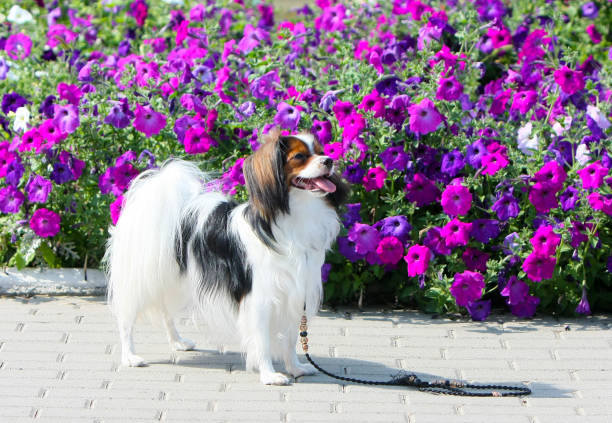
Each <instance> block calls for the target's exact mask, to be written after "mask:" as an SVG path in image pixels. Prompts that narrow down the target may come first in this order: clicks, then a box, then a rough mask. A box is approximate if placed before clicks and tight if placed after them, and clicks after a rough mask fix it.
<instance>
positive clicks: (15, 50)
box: [4, 33, 32, 60]
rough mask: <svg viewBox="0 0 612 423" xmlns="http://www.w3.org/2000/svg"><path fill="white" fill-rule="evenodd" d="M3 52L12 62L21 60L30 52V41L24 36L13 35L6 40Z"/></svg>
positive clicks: (20, 34)
mask: <svg viewBox="0 0 612 423" xmlns="http://www.w3.org/2000/svg"><path fill="white" fill-rule="evenodd" d="M4 51H6V54H7V55H8V56H9V57H10V58H11V59H13V60H23V59H25V58H26V57H28V56H29V55H30V52H31V51H32V40H31V39H30V37H28V36H27V35H25V34H22V33H19V34H13V35H11V36H10V37H8V38H7V39H6V43H5V44H4Z"/></svg>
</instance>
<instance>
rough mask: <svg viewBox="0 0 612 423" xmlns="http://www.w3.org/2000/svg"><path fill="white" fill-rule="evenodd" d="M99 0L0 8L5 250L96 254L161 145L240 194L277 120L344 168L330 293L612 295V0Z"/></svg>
mask: <svg viewBox="0 0 612 423" xmlns="http://www.w3.org/2000/svg"><path fill="white" fill-rule="evenodd" d="M89 3H90V2H85V1H76V0H75V1H70V2H64V3H63V5H62V6H61V7H58V6H57V2H45V1H42V0H38V1H23V2H21V3H19V5H5V6H3V8H4V9H0V13H4V15H3V16H4V23H3V25H2V27H1V28H0V51H1V52H0V89H1V92H2V94H3V96H2V106H1V112H2V113H1V114H0V124H1V126H2V128H3V130H2V131H1V132H0V133H1V134H2V136H3V137H4V139H5V141H4V142H3V143H1V144H0V177H1V178H2V182H1V184H2V186H1V188H0V211H1V212H2V215H1V217H0V219H1V223H2V225H1V234H0V246H1V249H0V255H1V259H2V262H3V263H4V264H10V265H16V266H18V267H24V266H28V265H38V264H45V265H47V266H50V267H59V266H83V265H85V264H88V265H89V266H90V267H91V266H97V265H99V263H100V259H101V257H102V255H103V251H104V245H105V240H106V238H107V235H108V232H107V228H108V226H109V225H110V224H112V223H111V222H115V221H116V219H117V218H118V217H119V216H120V211H121V204H122V194H123V193H124V191H125V190H126V188H127V187H128V185H129V182H130V181H131V180H132V179H133V178H134V177H135V176H136V175H138V173H140V172H141V171H143V170H144V169H148V168H150V167H153V166H156V165H158V164H159V163H161V162H162V161H163V160H165V159H166V158H168V157H170V156H179V157H188V158H190V159H193V160H197V161H200V162H202V164H203V167H205V168H206V169H210V170H218V171H220V173H219V179H218V180H217V186H218V187H219V189H222V190H223V191H224V192H226V193H228V194H230V195H235V196H236V197H237V198H238V199H240V200H244V199H245V189H244V187H243V185H244V178H243V175H242V163H243V161H244V157H246V156H248V155H249V154H250V153H251V152H252V151H253V150H255V149H257V148H258V147H259V141H258V140H259V139H260V136H261V134H262V132H263V133H265V132H267V131H269V130H270V129H271V127H272V126H274V125H277V126H280V127H281V128H282V129H283V130H284V131H286V133H291V132H297V131H301V130H310V131H312V133H314V134H315V135H316V136H317V138H318V139H319V140H320V142H321V143H322V144H323V145H324V150H325V152H326V154H327V155H329V156H330V157H332V158H334V159H336V160H337V162H338V166H339V168H340V171H341V172H343V175H344V177H345V178H346V179H347V180H348V181H349V182H350V183H351V184H352V194H351V199H350V203H349V204H348V205H347V206H346V208H344V209H343V210H342V211H341V216H342V221H343V223H344V229H343V232H342V234H341V236H340V238H339V239H338V243H337V247H336V248H335V249H334V250H333V251H332V252H330V254H329V255H328V260H327V263H326V265H325V266H324V267H323V269H322V273H323V279H324V280H325V281H326V282H325V294H326V299H327V300H328V301H330V302H332V303H340V302H349V303H355V302H357V301H359V302H361V301H363V300H364V299H365V300H366V301H370V302H386V303H394V304H400V305H401V304H417V305H419V306H420V307H422V309H424V310H427V311H432V312H454V311H467V312H468V313H469V314H470V315H471V316H472V318H473V319H475V320H482V319H485V318H486V317H487V315H488V314H489V310H490V308H491V305H492V304H493V305H498V306H503V307H507V308H508V309H509V310H510V311H511V312H512V313H513V314H515V315H517V316H522V317H529V316H532V315H533V314H534V313H535V311H536V310H537V309H539V310H542V311H546V312H555V313H573V312H577V313H582V314H588V313H590V309H597V310H607V311H610V310H612V275H611V272H612V255H611V247H612V225H611V218H610V216H611V215H612V177H610V168H611V167H612V159H611V154H612V146H611V143H610V134H611V130H610V126H611V124H610V119H609V117H610V115H611V104H610V103H611V98H612V91H611V89H610V81H611V79H612V77H611V73H610V72H611V66H610V61H611V60H612V50H611V48H610V45H611V43H612V31H610V26H609V22H611V21H612V2H610V1H598V2H584V3H580V4H579V3H578V2H569V1H565V2H564V1H542V0H536V1H533V0H530V1H523V0H519V1H513V2H502V1H500V0H487V1H485V0H473V1H468V0H463V1H445V2H437V1H431V2H423V3H421V2H420V1H413V0H394V1H393V2H391V1H389V2H380V4H375V3H374V2H371V3H368V4H363V5H360V4H357V3H353V2H338V3H336V2H333V1H330V0H317V1H316V6H313V7H308V6H304V7H302V8H300V9H298V10H297V12H296V13H295V14H292V15H291V17H290V18H289V20H278V19H277V20H276V21H275V18H274V13H273V9H272V7H271V6H269V5H266V4H256V5H250V4H247V5H244V4H243V2H242V1H239V0H236V1H233V2H232V1H218V2H214V1H209V2H207V3H203V4H197V3H196V2H188V1H186V2H183V1H180V0H178V1H177V0H175V1H165V2H155V3H153V2H149V4H148V3H147V2H146V1H144V0H136V1H132V2H119V1H103V2H99V4H98V3H96V4H94V5H90V4H89ZM183 3H185V4H183ZM0 19H2V18H0ZM152 230H154V228H152Z"/></svg>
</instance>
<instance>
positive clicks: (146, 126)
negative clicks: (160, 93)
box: [133, 104, 166, 138]
mask: <svg viewBox="0 0 612 423" xmlns="http://www.w3.org/2000/svg"><path fill="white" fill-rule="evenodd" d="M134 115H135V119H134V123H133V125H134V128H136V130H137V131H139V132H142V133H143V134H145V136H146V137H147V138H149V137H151V136H152V135H157V134H159V133H160V132H161V130H162V129H164V128H165V127H166V116H164V115H163V114H161V113H159V112H156V111H155V110H153V109H152V108H151V107H150V106H141V105H140V104H136V112H135V113H134Z"/></svg>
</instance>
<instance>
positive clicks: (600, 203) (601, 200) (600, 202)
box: [588, 192, 612, 216]
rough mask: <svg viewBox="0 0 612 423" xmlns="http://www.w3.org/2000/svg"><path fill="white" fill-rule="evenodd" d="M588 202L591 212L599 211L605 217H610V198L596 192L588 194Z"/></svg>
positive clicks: (611, 202)
mask: <svg viewBox="0 0 612 423" xmlns="http://www.w3.org/2000/svg"><path fill="white" fill-rule="evenodd" d="M588 200H589V204H590V205H591V207H592V208H593V210H601V211H603V212H604V213H606V214H607V215H610V216H612V197H611V198H607V197H604V196H603V195H601V194H600V193H598V192H592V193H591V194H589V196H588Z"/></svg>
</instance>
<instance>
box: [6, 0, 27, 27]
mask: <svg viewBox="0 0 612 423" xmlns="http://www.w3.org/2000/svg"><path fill="white" fill-rule="evenodd" d="M32 19H33V18H32V15H31V14H30V12H28V11H27V10H25V9H22V8H21V7H19V6H17V5H14V6H13V7H11V10H9V13H8V16H7V17H6V20H7V21H9V22H12V23H14V24H17V25H23V24H24V23H26V22H31V21H32Z"/></svg>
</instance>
